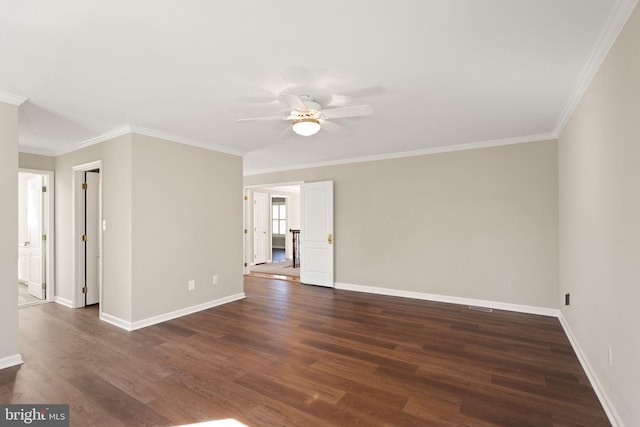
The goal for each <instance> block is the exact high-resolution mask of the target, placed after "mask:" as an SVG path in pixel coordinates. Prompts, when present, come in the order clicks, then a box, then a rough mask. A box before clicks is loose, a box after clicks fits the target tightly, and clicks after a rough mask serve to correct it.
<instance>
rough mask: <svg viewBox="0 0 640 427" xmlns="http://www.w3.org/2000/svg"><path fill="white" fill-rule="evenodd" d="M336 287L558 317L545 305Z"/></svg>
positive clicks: (379, 289) (347, 286)
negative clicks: (537, 305)
mask: <svg viewBox="0 0 640 427" xmlns="http://www.w3.org/2000/svg"><path fill="white" fill-rule="evenodd" d="M335 288H336V289H342V290H345V291H355V292H365V293H369V294H378V295H387V296H393V297H402V298H412V299H420V300H426V301H437V302H446V303H450V304H461V305H472V306H477V307H488V308H493V309H496V310H507V311H516V312H519V313H528V314H538V315H542V316H552V317H558V315H559V314H560V310H558V309H555V308H547V307H536V306H531V305H521V304H510V303H506V302H499V301H488V300H479V299H473V298H462V297H452V296H447V295H437V294H427V293H423V292H413V291H402V290H399V289H391V288H378V287H375V286H363V285H354V284H351V283H341V282H336V283H335Z"/></svg>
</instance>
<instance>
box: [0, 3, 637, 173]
mask: <svg viewBox="0 0 640 427" xmlns="http://www.w3.org/2000/svg"><path fill="white" fill-rule="evenodd" d="M636 1H637V0H395V1H390V0H378V1H364V0H357V1H356V0H350V1H346V0H325V1H322V2H303V1H299V0H297V1H292V0H273V1H262V0H244V1H231V0H227V1H210V0H171V1H169V0H153V1H151V0H146V1H143V0H136V1H131V0H103V1H95V0H93V1H88V0H59V1H55V2H54V1H50V0H0V58H2V65H1V66H0V92H5V93H6V94H14V95H19V96H24V97H26V98H28V100H27V101H26V102H25V103H23V104H22V105H21V106H20V148H21V150H22V151H25V152H34V153H41V154H50V155H58V154H61V153H65V152H69V151H72V150H74V149H77V148H79V147H82V146H85V145H88V144H90V143H92V142H96V141H99V140H101V139H102V138H105V137H108V136H113V135H117V134H119V133H123V132H125V131H131V130H134V131H137V132H140V133H147V134H151V135H156V136H161V137H162V136H164V137H168V138H170V139H173V140H176V141H178V142H183V143H190V144H193V145H198V146H204V147H209V148H212V149H218V150H222V151H225V152H231V153H235V154H241V155H243V156H244V165H245V173H256V172H258V171H267V170H273V169H283V168H292V167H298V166H300V165H304V164H322V163H332V162H340V161H345V159H362V158H382V157H393V156H397V155H404V154H397V153H406V152H414V151H415V152H430V151H433V150H436V151H437V150H448V149H451V147H454V146H461V145H462V146H464V145H469V144H471V146H481V145H491V144H501V143H511V142H523V141H530V140H539V139H544V138H552V137H555V136H557V135H558V132H559V131H560V130H561V129H562V127H563V125H564V123H565V121H566V119H567V118H568V115H569V114H570V113H571V112H572V110H573V108H574V106H575V104H576V102H577V100H578V99H579V97H580V96H581V95H582V93H583V92H584V89H585V87H586V86H587V84H588V82H589V81H590V79H591V77H592V76H593V74H594V73H595V71H596V70H597V67H598V66H599V64H600V63H601V61H602V59H603V58H604V56H605V55H606V53H607V51H608V49H609V47H610V46H611V44H612V43H613V41H614V39H615V37H617V34H618V33H619V31H620V28H621V27H622V25H623V24H624V22H625V21H626V19H627V18H628V16H629V14H630V12H631V10H632V8H633V7H634V6H635V4H636ZM358 90H363V91H364V92H366V93H368V94H369V95H368V96H365V97H360V98H339V97H334V99H333V105H355V104H362V103H368V104H369V105H371V106H372V108H373V110H374V114H373V116H370V117H359V118H351V119H342V120H340V124H343V125H344V126H346V127H347V128H348V129H349V130H350V131H351V132H350V134H349V135H346V136H344V135H336V134H330V133H327V132H325V131H321V132H320V133H319V134H317V135H315V136H312V137H301V136H297V135H293V134H291V133H288V134H286V135H285V136H284V137H280V135H281V134H282V132H283V131H285V130H286V126H287V122H281V121H274V122H249V123H236V122H235V119H237V118H242V117H247V116H255V115H262V114H273V113H275V112H279V111H281V110H283V106H282V105H278V104H277V102H274V103H264V102H262V103H256V101H257V100H263V99H265V98H267V99H268V98H269V97H271V98H273V97H275V96H276V95H277V94H279V93H281V92H282V91H290V92H291V91H293V92H300V94H303V92H304V94H311V95H315V96H317V97H320V98H323V99H327V100H329V99H330V98H329V97H328V95H331V94H336V93H349V91H351V93H353V91H356V92H357V91H358ZM7 97H8V95H5V96H4V99H5V100H6V99H7ZM254 98H255V99H254ZM0 99H2V97H0ZM250 101H251V102H250ZM416 150H417V151H416Z"/></svg>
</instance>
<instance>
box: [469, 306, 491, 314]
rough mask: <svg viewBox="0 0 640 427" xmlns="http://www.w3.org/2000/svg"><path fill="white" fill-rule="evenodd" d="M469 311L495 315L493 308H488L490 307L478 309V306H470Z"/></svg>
mask: <svg viewBox="0 0 640 427" xmlns="http://www.w3.org/2000/svg"><path fill="white" fill-rule="evenodd" d="M469 310H475V311H484V312H485V313H493V309H492V308H488V307H476V306H474V305H470V306H469Z"/></svg>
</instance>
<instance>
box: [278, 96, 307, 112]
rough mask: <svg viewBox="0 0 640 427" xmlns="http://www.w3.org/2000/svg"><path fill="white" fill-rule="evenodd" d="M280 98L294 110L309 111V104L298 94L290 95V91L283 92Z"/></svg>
mask: <svg viewBox="0 0 640 427" xmlns="http://www.w3.org/2000/svg"><path fill="white" fill-rule="evenodd" d="M280 99H282V101H283V102H284V103H286V104H287V105H288V106H289V107H291V109H292V110H297V111H303V112H308V111H309V110H308V109H307V106H306V105H304V102H302V99H301V98H300V97H299V96H298V95H290V94H288V93H283V94H281V95H280Z"/></svg>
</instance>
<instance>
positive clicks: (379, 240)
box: [244, 141, 558, 308]
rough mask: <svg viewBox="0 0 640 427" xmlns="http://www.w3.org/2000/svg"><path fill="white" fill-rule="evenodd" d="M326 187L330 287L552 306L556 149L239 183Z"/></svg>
mask: <svg viewBox="0 0 640 427" xmlns="http://www.w3.org/2000/svg"><path fill="white" fill-rule="evenodd" d="M321 180H334V182H335V184H334V198H335V201H334V204H335V206H334V207H335V269H336V281H337V282H342V283H348V284H355V285H364V286H373V287H381V288H389V289H396V290H403V291H413V292H420V293H429V294H439V295H445V296H454V297H464V298H473V299H483V300H490V301H496V302H506V303H511V304H520V305H527V306H535V307H544V308H557V307H558V287H557V286H558V285H557V274H558V270H557V268H558V267H557V258H558V256H557V145H556V142H555V141H545V142H536V143H528V144H517V145H510V146H502V147H495V148H485V149H476V150H467V151H459V152H452V153H444V154H435V155H428V156H420V157H411V158H402V159H394V160H384V161H376V162H363V163H356V164H349V165H340V166H331V167H323V168H312V169H304V170H295V171H287V172H279V173H271V174H265V175H254V176H246V177H245V179H244V183H245V185H257V184H274V183H279V182H295V181H308V182H310V181H321Z"/></svg>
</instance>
